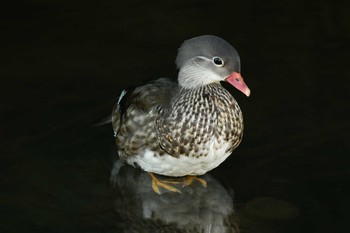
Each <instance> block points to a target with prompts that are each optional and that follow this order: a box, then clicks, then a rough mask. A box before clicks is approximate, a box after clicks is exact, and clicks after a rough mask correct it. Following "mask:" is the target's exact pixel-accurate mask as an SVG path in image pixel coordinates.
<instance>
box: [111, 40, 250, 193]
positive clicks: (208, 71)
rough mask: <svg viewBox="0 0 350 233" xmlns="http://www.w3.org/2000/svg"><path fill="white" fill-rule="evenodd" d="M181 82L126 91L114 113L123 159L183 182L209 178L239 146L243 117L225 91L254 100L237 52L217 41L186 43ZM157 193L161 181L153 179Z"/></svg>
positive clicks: (180, 61)
mask: <svg viewBox="0 0 350 233" xmlns="http://www.w3.org/2000/svg"><path fill="white" fill-rule="evenodd" d="M176 64H177V67H178V68H179V75H178V82H177V83H176V82H172V81H170V80H169V79H165V78H162V79H158V80H155V81H153V82H151V83H148V84H146V85H144V86H140V87H137V88H135V89H134V90H127V91H125V90H124V91H123V92H122V94H121V95H120V97H119V101H118V103H117V104H116V106H115V108H114V110H113V113H112V122H113V129H114V133H115V137H116V143H117V146H118V152H119V156H120V158H121V159H123V160H125V161H126V162H127V163H128V164H130V165H133V166H138V167H140V168H141V169H142V170H145V171H147V172H152V173H156V174H161V175H166V176H172V177H179V176H186V175H192V176H193V175H203V174H205V173H206V172H208V171H210V170H212V169H214V168H215V167H217V166H219V164H221V163H222V162H223V161H224V160H225V159H226V158H227V157H228V156H229V155H230V154H231V153H232V151H233V150H234V149H235V148H236V147H237V146H238V145H239V143H240V142H241V139H242V134H243V117H242V112H241V110H240V108H239V106H238V103H237V102H236V100H235V99H234V98H233V96H232V95H231V94H230V93H229V92H228V91H227V90H226V89H225V88H224V87H222V86H221V84H220V82H222V81H223V82H228V83H229V84H231V85H233V86H234V87H236V88H237V89H238V90H240V91H241V92H243V93H244V94H245V95H247V96H249V94H250V90H249V88H248V87H247V86H246V84H245V83H244V81H243V78H242V76H241V75H240V73H239V72H240V59H239V55H238V53H237V51H236V50H235V49H234V48H233V47H232V46H231V45H230V44H229V43H227V42H226V41H225V40H223V39H221V38H219V37H216V36H210V35H205V36H199V37H195V38H193V39H190V40H187V41H185V42H184V43H183V44H182V46H181V47H180V49H179V53H178V56H177V58H176ZM152 179H153V185H152V187H153V188H154V189H155V191H156V192H157V185H159V186H162V187H163V188H168V189H169V190H172V191H178V190H176V189H171V187H170V186H169V185H168V186H167V185H164V184H163V185H162V182H161V181H158V180H155V176H152Z"/></svg>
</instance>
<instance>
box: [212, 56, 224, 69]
mask: <svg viewBox="0 0 350 233" xmlns="http://www.w3.org/2000/svg"><path fill="white" fill-rule="evenodd" d="M213 63H214V65H216V66H218V67H222V66H224V61H223V60H222V59H221V58H220V57H213Z"/></svg>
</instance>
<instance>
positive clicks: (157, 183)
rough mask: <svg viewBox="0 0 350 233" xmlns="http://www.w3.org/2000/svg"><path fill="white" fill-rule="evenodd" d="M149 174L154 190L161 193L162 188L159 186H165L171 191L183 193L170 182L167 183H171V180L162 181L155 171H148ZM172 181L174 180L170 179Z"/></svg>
mask: <svg viewBox="0 0 350 233" xmlns="http://www.w3.org/2000/svg"><path fill="white" fill-rule="evenodd" d="M148 174H149V175H150V177H151V178H152V189H153V191H154V192H156V193H158V194H160V190H159V187H162V188H165V189H167V190H169V191H171V192H178V193H181V192H180V190H178V189H177V188H175V187H173V186H171V185H169V184H166V183H169V182H166V181H160V180H159V179H158V178H157V177H156V176H155V175H154V174H153V173H151V172H148ZM170 182H172V181H170Z"/></svg>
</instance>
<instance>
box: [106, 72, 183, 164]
mask: <svg viewBox="0 0 350 233" xmlns="http://www.w3.org/2000/svg"><path fill="white" fill-rule="evenodd" d="M178 91H179V87H178V84H177V83H176V82H173V81H171V80H170V79H166V78H161V79H158V80H155V81H152V82H150V83H148V84H146V85H143V86H139V87H136V88H129V89H126V90H124V91H123V92H122V93H121V95H120V97H119V99H118V102H117V103H116V105H115V107H114V109H113V112H112V124H113V130H114V135H115V137H116V143H117V146H118V150H119V154H120V156H121V157H127V156H129V155H135V154H138V153H140V152H141V150H144V149H146V148H147V147H150V148H151V147H154V146H155V144H156V130H157V129H156V119H157V117H158V115H159V112H160V110H161V109H163V108H165V107H167V106H168V105H169V103H170V101H171V99H172V98H173V96H174V95H176V93H178Z"/></svg>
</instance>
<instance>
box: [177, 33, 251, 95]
mask: <svg viewBox="0 0 350 233" xmlns="http://www.w3.org/2000/svg"><path fill="white" fill-rule="evenodd" d="M176 65H177V68H178V69H179V76H178V81H179V85H180V86H181V87H183V88H186V89H191V88H198V87H201V86H203V85H207V84H210V83H213V82H220V81H228V82H229V83H231V84H232V85H233V86H235V87H236V88H237V89H239V90H241V91H242V92H243V93H245V94H246V95H249V93H248V91H247V90H249V89H248V87H246V85H245V84H244V81H243V78H242V77H241V76H240V74H239V73H240V59H239V55H238V53H237V51H236V50H235V49H234V48H233V47H232V46H231V45H230V44H229V43H228V42H226V41H225V40H223V39H221V38H219V37H217V36H212V35H203V36H198V37H195V38H192V39H189V40H186V41H185V42H184V43H183V44H182V45H181V47H180V48H179V51H178V55H177V58H176ZM233 74H235V75H233ZM232 75H233V76H232ZM231 76H232V77H231ZM239 79H241V81H240V80H239ZM239 81H240V85H242V82H243V84H244V86H243V87H240V86H239V85H238V84H236V83H237V82H239ZM242 88H244V90H242Z"/></svg>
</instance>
